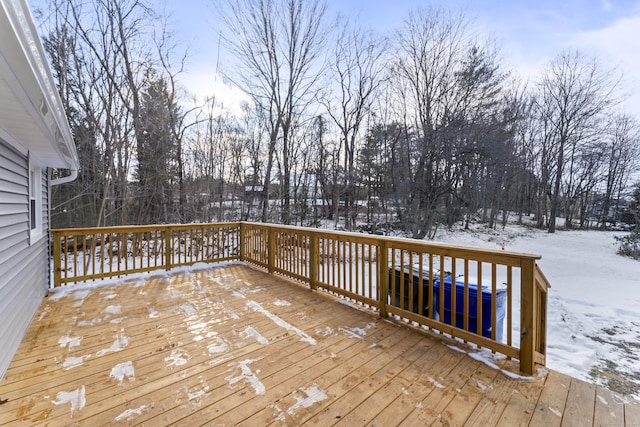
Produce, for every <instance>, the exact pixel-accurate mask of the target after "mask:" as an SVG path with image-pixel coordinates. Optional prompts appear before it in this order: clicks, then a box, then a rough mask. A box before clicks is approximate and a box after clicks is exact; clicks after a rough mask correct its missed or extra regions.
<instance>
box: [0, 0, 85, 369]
mask: <svg viewBox="0 0 640 427" xmlns="http://www.w3.org/2000/svg"><path fill="white" fill-rule="evenodd" d="M78 167H79V164H78V154H77V152H76V148H75V145H74V143H73V138H72V136H71V131H70V130H69V124H68V122H67V119H66V116H65V112H64V108H63V106H62V102H61V101H60V97H59V96H58V92H57V90H56V86H55V83H54V80H53V77H52V75H51V72H50V70H49V67H48V65H47V61H46V59H45V56H44V50H43V48H42V45H41V43H40V40H39V38H38V34H37V33H36V29H35V25H34V23H33V19H32V17H31V13H30V11H29V8H28V6H27V3H26V0H0V378H2V377H3V376H4V373H5V371H6V369H7V366H8V365H9V362H10V361H11V359H12V358H13V355H14V353H15V350H16V349H17V347H18V345H19V344H20V342H21V341H22V338H23V336H24V333H25V331H26V330H27V327H28V326H29V323H30V322H31V319H32V317H33V316H34V314H35V313H36V310H37V309H38V307H39V306H40V304H41V302H42V299H43V298H44V296H45V295H46V294H47V289H48V287H49V277H50V274H49V257H48V253H49V242H48V233H47V229H48V227H49V210H50V206H49V200H50V197H49V195H50V189H51V187H52V186H54V185H57V184H60V183H62V182H67V181H70V180H73V179H74V178H75V176H76V174H77V170H78ZM52 168H57V169H66V170H69V174H68V176H66V177H64V178H59V179H51V170H52Z"/></svg>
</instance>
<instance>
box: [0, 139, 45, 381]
mask: <svg viewBox="0 0 640 427" xmlns="http://www.w3.org/2000/svg"><path fill="white" fill-rule="evenodd" d="M42 176H43V182H42V210H43V216H42V226H43V230H44V232H43V234H42V236H41V237H40V238H38V239H36V240H34V241H33V242H30V241H29V225H30V224H29V162H28V159H27V157H26V156H24V155H23V154H21V153H19V152H17V151H15V150H14V149H13V148H11V147H10V146H9V145H7V144H5V143H4V142H2V141H1V140H0V379H1V378H2V377H3V376H4V374H5V372H6V369H7V367H8V366H9V363H10V362H11V359H12V358H13V356H14V354H15V351H16V349H17V348H18V346H19V345H20V342H21V341H22V338H23V337H24V334H25V332H26V330H27V328H28V327H29V324H30V323H31V319H32V318H33V316H34V314H35V313H36V311H37V310H38V307H40V304H41V303H42V299H43V298H44V296H45V295H46V293H47V289H48V277H49V274H48V271H49V267H48V264H49V261H48V256H47V254H48V242H47V233H46V229H47V227H48V224H49V223H48V214H47V212H48V209H49V205H48V200H49V197H48V193H49V191H48V185H47V184H48V182H47V173H46V169H43V172H42Z"/></svg>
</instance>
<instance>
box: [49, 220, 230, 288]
mask: <svg viewBox="0 0 640 427" xmlns="http://www.w3.org/2000/svg"><path fill="white" fill-rule="evenodd" d="M51 235H52V237H51V241H52V253H53V285H54V286H62V285H67V284H73V283H77V282H82V281H88V280H97V279H105V278H108V277H120V276H124V275H127V274H132V273H140V272H148V271H153V270H158V269H165V270H170V269H171V268H173V267H178V266H185V265H193V264H195V263H197V262H206V263H211V262H221V261H229V260H238V259H240V224H239V223H223V224H193V225H142V226H127V227H103V228H74V229H58V230H51Z"/></svg>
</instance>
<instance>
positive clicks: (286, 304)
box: [273, 299, 291, 307]
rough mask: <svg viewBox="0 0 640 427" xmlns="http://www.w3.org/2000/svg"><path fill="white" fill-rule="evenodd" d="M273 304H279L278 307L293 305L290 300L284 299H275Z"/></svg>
mask: <svg viewBox="0 0 640 427" xmlns="http://www.w3.org/2000/svg"><path fill="white" fill-rule="evenodd" d="M273 305H275V306H277V307H287V306H289V305H291V303H290V302H289V301H284V300H281V299H278V300H275V301H274V302H273Z"/></svg>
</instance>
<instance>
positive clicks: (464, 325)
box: [51, 222, 549, 374]
mask: <svg viewBox="0 0 640 427" xmlns="http://www.w3.org/2000/svg"><path fill="white" fill-rule="evenodd" d="M51 234H52V252H53V274H54V286H63V285H69V284H73V283H77V282H80V281H87V280H98V279H103V278H107V277H114V276H123V275H126V274H130V273H134V272H144V271H151V270H155V269H167V270H168V269H171V268H173V267H177V266H184V265H192V264H195V263H198V262H204V263H212V262H222V261H231V260H239V261H243V262H245V263H248V264H252V265H254V266H257V267H260V268H263V269H265V270H267V271H268V272H270V273H273V274H278V275H281V276H283V277H286V278H287V279H290V280H293V281H297V282H301V283H304V284H308V285H309V286H310V287H311V289H314V290H322V291H326V292H329V293H332V294H334V295H337V296H340V297H342V298H345V299H347V300H349V301H351V302H353V303H355V304H359V305H362V306H364V307H366V308H369V309H372V310H377V311H379V313H380V316H382V317H384V318H386V317H388V316H394V317H396V318H398V319H404V320H406V321H409V322H412V323H413V324H414V325H418V326H420V327H423V328H428V329H432V330H434V331H437V332H439V333H443V334H447V335H450V336H452V337H454V338H457V339H461V340H464V341H465V342H468V343H472V344H475V345H477V346H479V347H484V348H488V349H490V350H492V351H495V352H499V353H501V354H504V355H506V356H507V357H509V358H514V359H518V360H519V361H520V369H521V371H522V372H524V373H528V374H532V373H533V371H534V368H535V364H536V363H538V364H542V365H544V364H545V354H546V318H547V316H546V310H547V292H548V289H549V282H548V281H547V279H546V278H545V276H544V274H543V273H542V271H541V270H540V268H539V266H538V265H537V263H536V261H537V260H538V259H539V258H540V257H539V256H536V255H528V254H519V253H512V252H505V251H494V250H482V249H475V248H466V247H458V246H452V245H444V244H437V243H429V242H423V241H415V240H410V239H399V238H390V237H383V236H369V235H362V234H355V233H343V232H332V231H325V230H318V229H309V228H300V227H290V226H280V225H271V224H257V223H247V222H236V223H218V224H193V225H166V226H165V225H162V226H161V225H158V226H131V227H116V228H113V227H108V228H89V229H61V230H51Z"/></svg>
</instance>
